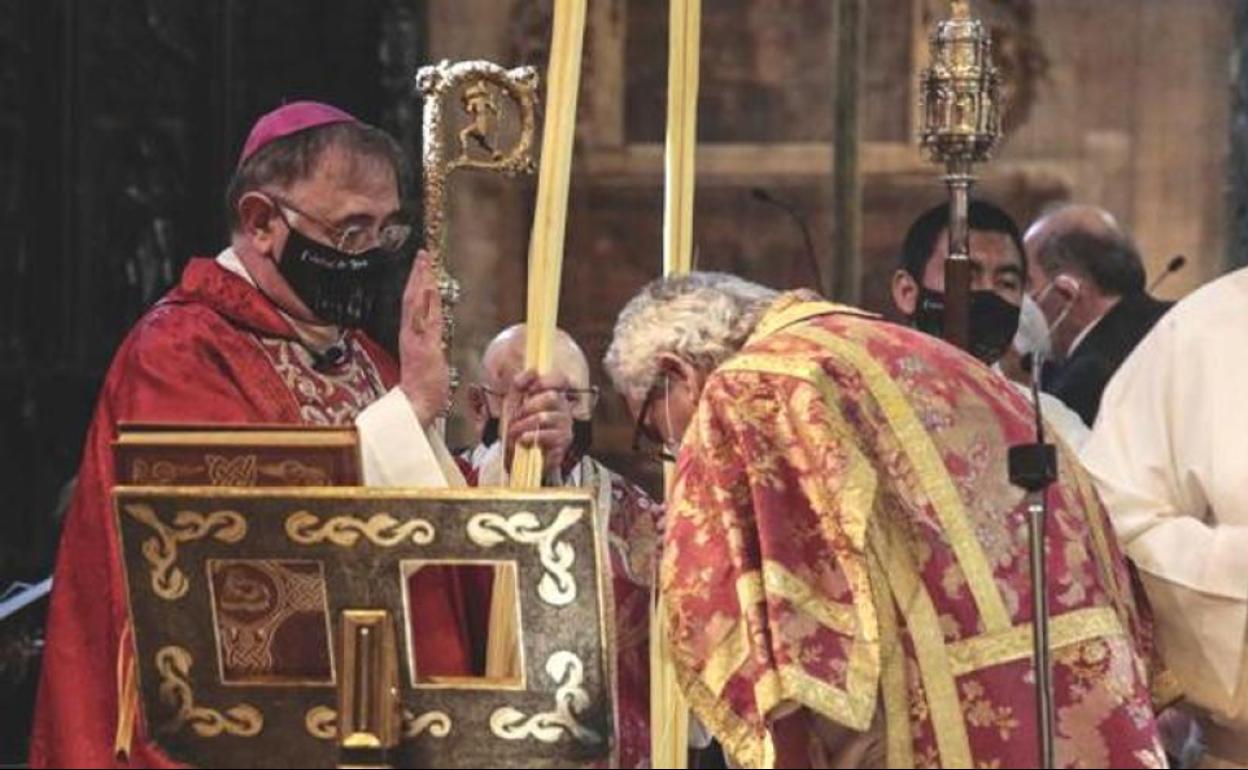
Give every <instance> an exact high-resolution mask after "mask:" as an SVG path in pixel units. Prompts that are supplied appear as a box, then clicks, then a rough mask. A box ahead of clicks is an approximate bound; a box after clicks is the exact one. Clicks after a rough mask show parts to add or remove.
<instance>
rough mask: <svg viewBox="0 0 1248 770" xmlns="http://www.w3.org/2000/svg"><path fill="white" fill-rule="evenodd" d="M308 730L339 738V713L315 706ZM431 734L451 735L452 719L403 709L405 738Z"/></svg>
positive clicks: (309, 715)
mask: <svg viewBox="0 0 1248 770" xmlns="http://www.w3.org/2000/svg"><path fill="white" fill-rule="evenodd" d="M303 723H304V726H305V727H307V728H308V735H311V736H312V737H313V738H320V739H321V740H326V741H332V740H336V739H337V738H338V712H337V711H335V710H333V709H331V708H329V707H328V706H314V707H312V708H311V709H308V713H307V714H306V715H305V716H304V719H303ZM425 733H429V735H431V736H433V737H434V738H445V737H446V736H448V735H450V734H451V717H450V716H449V715H447V714H446V712H443V711H429V712H426V713H424V714H421V715H420V716H416V715H415V714H413V713H412V712H410V711H408V710H407V709H403V738H404V739H405V740H412V739H414V738H419V737H420V736H421V735H424V734H425Z"/></svg>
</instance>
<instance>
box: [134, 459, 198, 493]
mask: <svg viewBox="0 0 1248 770" xmlns="http://www.w3.org/2000/svg"><path fill="white" fill-rule="evenodd" d="M203 472H204V466H202V465H178V464H177V463H174V462H171V461H169V460H153V461H150V462H149V461H148V460H142V459H139V460H135V461H134V462H132V463H131V464H130V480H131V482H132V483H134V484H140V485H149V486H155V487H167V486H170V485H173V484H176V483H178V482H179V481H181V480H182V479H185V478H188V477H191V476H198V475H199V474H201V473H203Z"/></svg>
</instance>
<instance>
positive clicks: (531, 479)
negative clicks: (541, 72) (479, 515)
mask: <svg viewBox="0 0 1248 770" xmlns="http://www.w3.org/2000/svg"><path fill="white" fill-rule="evenodd" d="M585 2H586V0H556V1H555V20H554V32H553V33H552V37H551V45H550V66H549V68H548V69H547V71H546V89H547V90H546V120H545V124H544V125H543V128H542V160H541V168H540V169H539V170H538V177H537V205H536V207H535V208H534V211H533V234H532V237H531V238H530V240H529V294H528V318H527V319H526V329H527V331H526V335H525V350H524V362H525V366H526V367H527V368H530V369H536V370H537V371H538V372H539V373H546V372H548V371H549V370H550V366H551V358H552V356H551V354H552V350H553V348H554V344H555V322H556V319H557V318H558V315H559V282H560V277H561V274H562V268H563V238H564V230H565V226H566V224H567V219H568V185H569V182H570V178H571V170H572V145H573V141H574V138H575V129H576V97H577V92H578V91H579V90H580V85H581V46H582V42H583V40H584V37H585ZM541 485H542V453H541V450H540V449H539V448H538V447H536V446H532V447H520V448H518V449H517V451H516V457H515V460H514V461H513V463H512V469H511V486H512V487H517V488H533V487H540V486H541Z"/></svg>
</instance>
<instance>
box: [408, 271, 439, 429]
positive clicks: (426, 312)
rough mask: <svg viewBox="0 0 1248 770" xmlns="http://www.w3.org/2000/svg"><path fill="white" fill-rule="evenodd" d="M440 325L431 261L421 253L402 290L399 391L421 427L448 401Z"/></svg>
mask: <svg viewBox="0 0 1248 770" xmlns="http://www.w3.org/2000/svg"><path fill="white" fill-rule="evenodd" d="M444 325H445V323H444V320H443V318H442V298H441V297H440V296H439V294H438V279H437V276H436V275H435V273H434V269H433V259H432V258H431V257H430V256H429V252H427V251H425V250H424V249H421V250H420V252H419V254H417V256H416V261H415V262H413V263H412V272H411V273H410V274H409V275H408V277H407V286H406V287H404V289H403V314H402V321H401V322H400V326H399V366H400V374H399V388H400V389H401V390H402V391H403V395H405V396H407V400H408V402H409V403H410V404H411V405H412V410H413V411H414V412H416V417H417V419H419V420H420V424H421V425H422V426H425V427H428V426H429V424H430V423H432V422H433V421H434V420H435V419H436V418H437V417H438V415H440V414H442V413H443V412H444V411H445V410H446V407H447V403H448V402H449V400H450V397H451V369H450V365H449V364H448V363H447V360H446V355H445V353H444V352H443V350H442V329H443V326H444Z"/></svg>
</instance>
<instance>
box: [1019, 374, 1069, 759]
mask: <svg viewBox="0 0 1248 770" xmlns="http://www.w3.org/2000/svg"><path fill="white" fill-rule="evenodd" d="M1043 365H1044V359H1043V357H1042V356H1036V358H1035V364H1034V365H1033V366H1034V368H1033V374H1032V378H1031V397H1032V401H1033V402H1034V404H1035V412H1036V440H1035V442H1034V443H1031V444H1019V445H1017V446H1012V447H1010V451H1009V471H1010V483H1012V484H1014V485H1015V486H1018V487H1022V488H1023V489H1025V490H1027V495H1028V503H1027V535H1028V545H1029V550H1030V560H1031V601H1032V643H1033V646H1034V652H1033V660H1034V661H1035V671H1036V727H1037V734H1038V738H1039V751H1040V767H1042V768H1053V767H1055V754H1054V737H1053V659H1052V658H1053V655H1052V647H1051V645H1050V643H1049V592H1048V587H1049V579H1048V561H1047V558H1046V552H1047V549H1046V548H1045V540H1044V536H1045V525H1046V523H1047V522H1048V518H1049V496H1048V490H1049V487H1050V486H1051V485H1052V484H1053V482H1054V481H1056V480H1057V449H1056V447H1054V446H1053V445H1052V444H1049V443H1046V442H1045V439H1044V416H1043V410H1042V407H1041V406H1040V385H1039V380H1038V379H1037V376H1036V374H1035V373H1036V372H1038V371H1039V370H1040V369H1041V368H1042V367H1043Z"/></svg>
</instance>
